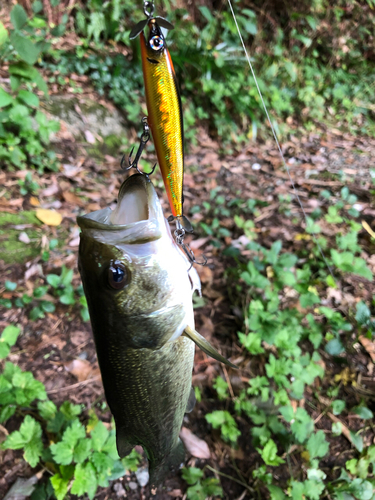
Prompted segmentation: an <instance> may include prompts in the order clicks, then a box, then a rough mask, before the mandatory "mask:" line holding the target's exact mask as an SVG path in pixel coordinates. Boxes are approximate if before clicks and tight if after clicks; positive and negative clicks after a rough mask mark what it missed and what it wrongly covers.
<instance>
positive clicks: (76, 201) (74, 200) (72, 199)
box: [63, 191, 85, 207]
mask: <svg viewBox="0 0 375 500" xmlns="http://www.w3.org/2000/svg"><path fill="white" fill-rule="evenodd" d="M63 198H64V200H65V201H67V202H68V203H71V204H72V205H78V206H79V207H83V206H84V204H85V203H84V201H83V200H82V199H81V198H79V197H78V196H77V195H75V194H74V193H71V192H70V191H64V192H63Z"/></svg>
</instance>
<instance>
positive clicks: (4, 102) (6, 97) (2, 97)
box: [0, 87, 13, 108]
mask: <svg viewBox="0 0 375 500" xmlns="http://www.w3.org/2000/svg"><path fill="white" fill-rule="evenodd" d="M11 102H13V97H12V96H11V95H10V94H8V92H5V90H3V89H2V88H1V87H0V108H5V107H6V106H8V105H9V104H10V103H11Z"/></svg>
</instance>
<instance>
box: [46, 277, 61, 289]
mask: <svg viewBox="0 0 375 500" xmlns="http://www.w3.org/2000/svg"><path fill="white" fill-rule="evenodd" d="M46 280H47V283H49V284H50V285H51V286H52V287H53V288H58V287H59V285H60V283H61V278H60V276H58V275H57V274H47V276H46Z"/></svg>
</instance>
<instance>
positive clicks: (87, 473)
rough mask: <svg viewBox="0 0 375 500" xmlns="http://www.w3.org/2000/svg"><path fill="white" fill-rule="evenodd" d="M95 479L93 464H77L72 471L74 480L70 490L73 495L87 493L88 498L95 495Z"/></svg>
mask: <svg viewBox="0 0 375 500" xmlns="http://www.w3.org/2000/svg"><path fill="white" fill-rule="evenodd" d="M96 488H97V480H96V474H95V469H94V467H93V465H92V464H91V463H90V462H88V463H87V464H86V465H85V466H84V465H82V464H78V465H77V467H76V469H75V471H74V482H73V485H72V489H71V492H72V493H73V495H78V496H82V495H83V494H84V493H87V495H88V497H89V498H90V500H92V499H93V498H94V496H95V492H96Z"/></svg>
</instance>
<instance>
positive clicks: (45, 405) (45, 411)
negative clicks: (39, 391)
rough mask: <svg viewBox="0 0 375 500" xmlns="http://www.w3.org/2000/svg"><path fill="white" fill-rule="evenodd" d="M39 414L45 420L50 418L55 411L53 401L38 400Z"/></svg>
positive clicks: (53, 415)
mask: <svg viewBox="0 0 375 500" xmlns="http://www.w3.org/2000/svg"><path fill="white" fill-rule="evenodd" d="M38 410H39V414H40V416H41V417H42V418H44V419H45V420H52V419H53V418H54V417H55V415H56V412H57V408H56V405H55V403H53V402H52V401H49V400H47V401H39V402H38Z"/></svg>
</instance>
